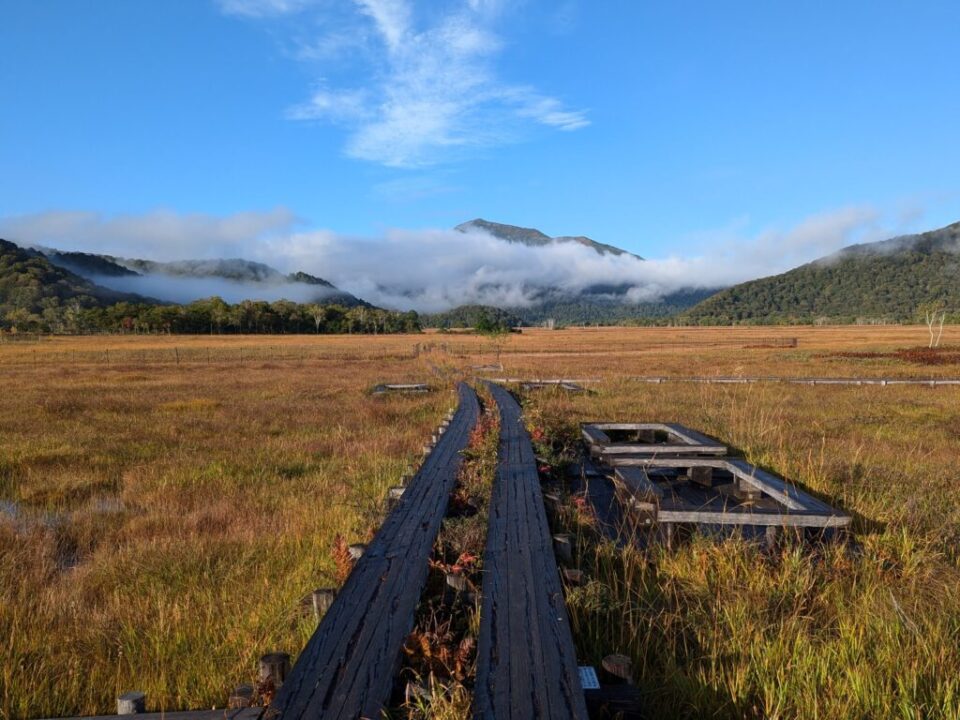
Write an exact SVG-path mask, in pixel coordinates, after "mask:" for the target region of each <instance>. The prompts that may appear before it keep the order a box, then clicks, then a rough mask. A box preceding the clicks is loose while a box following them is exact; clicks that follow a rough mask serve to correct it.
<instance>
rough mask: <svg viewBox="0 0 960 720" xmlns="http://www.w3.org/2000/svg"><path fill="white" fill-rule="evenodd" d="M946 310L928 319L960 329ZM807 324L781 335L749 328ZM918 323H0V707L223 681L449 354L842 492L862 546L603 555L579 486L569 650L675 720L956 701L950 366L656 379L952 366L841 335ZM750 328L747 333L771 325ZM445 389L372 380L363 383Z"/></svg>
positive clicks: (548, 400)
mask: <svg viewBox="0 0 960 720" xmlns="http://www.w3.org/2000/svg"><path fill="white" fill-rule="evenodd" d="M951 330H952V329H950V328H948V330H947V331H946V332H945V333H944V343H953V342H956V341H957V340H956V339H954V338H953V337H952V335H951ZM783 337H797V338H798V340H799V342H798V346H797V347H796V348H782V347H781V348H776V347H763V345H764V344H765V343H764V342H763V341H764V340H765V339H769V338H783ZM926 340H927V338H926V330H925V328H919V327H912V328H905V327H887V328H868V327H846V328H750V329H742V328H736V329H729V328H728V329H694V328H669V329H668V328H662V329H581V330H565V331H526V332H524V333H523V334H520V335H511V336H509V337H506V338H500V339H489V338H483V337H477V336H469V335H462V334H457V333H426V334H422V335H416V336H412V335H411V336H381V337H356V336H353V337H350V336H339V337H323V336H321V337H311V336H289V337H275V336H271V337H250V336H246V337H201V336H193V337H175V336H174V337H139V338H137V337H106V338H57V339H43V340H40V341H38V342H33V341H30V342H10V343H3V344H0V717H3V718H5V719H8V718H10V719H12V718H27V717H38V716H58V715H79V714H94V713H109V712H112V711H113V708H114V699H115V697H116V695H117V694H118V693H119V692H123V691H125V690H130V689H138V690H143V691H145V692H146V693H147V697H148V709H152V710H157V709H166V710H174V709H186V708H202V707H213V706H215V705H217V706H222V705H223V703H224V702H225V700H226V697H227V693H228V692H229V690H230V689H231V688H232V687H233V686H235V685H237V684H238V683H241V682H250V681H252V680H253V677H254V674H255V672H256V660H257V658H258V657H259V656H260V655H261V654H263V653H265V652H268V651H273V650H282V651H286V652H290V653H292V654H294V655H295V654H296V653H297V652H298V651H299V649H300V648H301V647H302V646H303V644H304V643H305V641H306V639H307V638H308V637H309V634H310V633H311V632H312V630H313V628H314V627H315V620H314V619H313V618H312V617H309V616H304V615H303V614H302V613H301V612H300V610H299V600H300V598H301V597H303V596H304V595H305V594H307V593H309V592H310V591H311V590H312V589H314V588H316V587H320V586H324V585H330V584H332V580H333V577H334V568H333V565H332V562H331V559H330V548H331V545H332V543H333V540H334V537H335V536H336V535H337V534H338V533H339V534H342V535H343V536H344V537H345V538H346V539H347V540H348V541H349V542H356V541H363V540H365V539H366V537H367V536H368V535H369V533H370V532H371V531H372V530H373V529H374V528H375V527H376V526H377V524H378V523H379V521H380V518H381V517H382V513H383V497H384V495H385V493H386V489H387V487H388V486H390V485H393V484H396V481H397V478H398V477H399V475H400V474H401V473H402V472H404V470H405V468H406V467H407V466H408V465H411V464H413V463H415V461H416V459H417V457H418V455H419V450H420V448H421V447H422V445H423V443H424V441H425V440H426V438H427V437H428V436H429V434H430V432H431V429H432V428H433V427H435V426H436V424H437V422H438V421H439V420H440V418H441V417H442V416H443V414H444V413H445V412H446V410H447V409H448V408H449V407H450V406H451V404H452V403H453V402H454V397H455V396H454V393H453V381H454V380H455V379H456V378H457V377H460V376H465V377H472V376H473V374H475V372H477V371H474V370H473V369H472V368H473V367H476V366H483V365H491V364H494V363H496V362H497V361H499V362H500V363H502V366H503V369H502V371H500V370H498V371H492V372H486V373H485V374H486V375H488V376H495V377H498V376H502V377H542V378H551V377H568V378H582V379H585V380H592V381H596V382H590V383H589V384H588V387H590V388H591V390H592V393H591V394H588V395H580V396H568V395H565V394H560V393H557V392H553V391H542V392H537V393H530V394H528V395H527V396H526V397H525V398H524V400H525V403H526V410H527V413H528V421H529V422H530V423H531V425H534V426H537V427H542V428H544V429H545V430H546V431H547V435H548V437H549V438H550V439H551V440H555V441H558V442H560V443H561V444H562V441H563V440H565V439H566V440H572V439H573V438H574V437H575V431H576V425H577V423H578V422H579V421H581V420H596V419H604V420H614V419H617V420H637V421H642V420H657V421H678V422H682V423H685V424H688V425H690V426H692V427H695V428H698V429H700V430H702V431H704V432H707V433H709V434H712V435H715V436H716V437H718V438H720V439H722V440H724V441H726V442H727V443H729V444H730V445H731V446H732V447H735V448H737V450H738V451H739V452H741V453H742V454H744V455H745V456H746V457H747V459H748V460H750V461H751V462H754V463H757V464H760V465H763V466H764V467H767V468H768V469H771V470H773V471H775V472H777V473H780V474H782V475H784V476H786V477H788V478H790V479H791V480H794V481H796V482H797V483H799V484H800V485H801V486H802V487H804V488H805V489H807V490H809V491H812V492H814V493H815V494H818V495H820V496H821V497H823V498H824V499H826V500H828V501H829V502H832V503H834V504H836V505H838V506H839V507H841V508H842V509H844V510H845V511H847V512H848V513H850V514H851V515H853V517H854V522H853V532H854V536H855V539H856V542H855V543H853V544H851V545H850V547H849V548H843V547H829V548H826V549H821V550H816V551H811V550H810V549H809V548H806V549H804V548H795V547H790V546H787V547H786V548H784V549H783V551H782V552H780V553H778V554H775V555H774V556H769V555H766V554H764V553H763V552H761V551H760V549H758V548H756V547H754V546H751V545H750V544H748V543H744V542H740V541H726V542H722V543H715V542H712V541H708V540H706V539H698V540H694V541H693V542H689V543H684V544H682V545H681V546H680V547H679V549H677V550H675V551H674V552H672V553H669V554H667V553H663V552H661V551H659V550H653V551H650V553H649V554H648V553H643V552H633V551H631V552H627V553H623V552H619V551H616V550H615V549H614V548H612V547H610V546H609V545H605V544H603V543H598V542H595V539H594V537H593V535H592V532H591V530H590V527H589V526H588V525H583V524H582V523H583V519H582V518H580V517H579V516H576V515H575V514H573V513H569V514H568V515H567V516H566V522H567V523H569V524H570V526H571V527H574V528H575V529H576V530H577V532H578V535H579V537H580V548H581V550H582V553H581V557H580V562H581V565H582V567H583V568H584V569H585V570H586V571H587V575H588V577H590V578H591V580H590V582H589V583H588V584H587V585H586V586H585V587H584V588H581V589H578V590H576V591H574V592H573V593H572V594H571V596H570V597H569V601H570V602H569V604H570V609H571V615H572V619H573V626H574V631H575V633H576V641H577V643H578V645H579V648H580V651H581V655H582V657H581V661H582V662H585V663H586V662H593V663H596V662H597V661H598V660H599V658H600V657H602V656H603V655H604V654H608V653H612V652H623V653H626V654H628V655H631V656H632V657H633V659H634V663H635V667H636V668H637V669H638V684H639V685H640V687H641V688H642V689H643V691H644V693H645V696H646V697H647V698H648V701H649V703H650V707H651V709H652V710H657V711H660V710H663V711H669V712H671V713H673V714H678V715H681V716H684V715H685V716H688V717H699V716H702V715H704V714H706V715H713V716H718V717H782V718H788V717H821V718H841V717H905V718H907V717H909V718H925V717H960V650H958V646H960V553H958V550H957V546H958V542H960V489H958V488H960V467H958V465H957V462H956V458H957V450H958V447H960V445H958V441H960V388H956V387H939V388H926V387H902V386H890V387H875V386H864V387H834V386H830V387H823V386H816V387H807V386H793V385H779V384H777V385H773V384H770V385H749V386H739V385H738V386H725V385H694V384H682V383H677V384H672V383H671V384H663V385H650V384H647V383H641V382H637V381H635V380H634V379H633V378H635V377H642V376H650V375H658V376H659V375H665V376H677V377H680V376H695V375H697V376H702V375H736V374H742V375H780V376H818V377H841V376H843V377H854V376H864V377H950V376H960V366H951V365H920V364H914V363H910V362H905V361H902V360H896V359H890V358H882V357H881V358H870V357H864V358H851V357H840V356H837V355H836V353H838V352H862V351H868V350H877V351H888V350H893V349H897V348H904V347H914V346H918V345H925V344H926ZM758 346H759V347H758ZM384 381H397V382H403V381H417V382H430V383H431V384H433V385H434V386H435V387H437V388H438V392H435V393H431V394H428V395H420V396H406V397H389V398H377V397H372V396H370V395H369V393H368V390H369V389H370V387H371V386H372V385H373V384H374V383H376V382H384Z"/></svg>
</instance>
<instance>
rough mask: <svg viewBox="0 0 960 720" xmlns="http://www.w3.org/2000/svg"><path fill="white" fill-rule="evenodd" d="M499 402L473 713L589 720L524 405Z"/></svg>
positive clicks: (497, 393) (504, 719)
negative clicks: (497, 438)
mask: <svg viewBox="0 0 960 720" xmlns="http://www.w3.org/2000/svg"><path fill="white" fill-rule="evenodd" d="M488 387H489V388H490V392H491V393H492V394H493V397H494V400H496V403H497V405H498V406H499V409H500V448H499V463H498V467H497V476H496V480H495V483H494V487H493V495H492V497H491V500H490V525H489V528H488V530H487V543H486V550H485V551H484V556H483V566H484V573H483V588H482V602H481V606H480V608H481V609H480V638H479V642H478V648H477V682H476V687H475V690H474V707H473V713H474V717H475V718H482V719H484V720H509V719H511V718H515V719H516V720H536V719H539V718H556V719H557V720H559V719H560V718H563V719H564V720H570V719H571V718H573V719H576V720H586V718H587V709H586V702H585V700H584V695H583V689H582V687H581V684H580V679H579V673H578V670H577V659H576V649H575V648H574V645H573V637H572V636H571V634H570V623H569V619H568V618H567V609H566V605H565V602H564V598H563V590H562V588H561V585H560V576H559V572H558V570H557V563H556V560H555V558H554V555H553V541H552V536H551V534H550V530H549V527H548V525H547V518H546V513H545V511H544V506H543V496H542V494H541V491H540V478H539V476H538V474H537V465H536V461H535V459H534V455H533V446H532V445H531V443H530V436H529V434H528V433H527V431H526V429H525V428H524V426H523V419H522V418H521V415H520V406H519V405H517V403H516V401H515V400H514V399H513V397H511V396H510V394H509V393H508V392H507V391H506V390H504V389H503V388H502V387H499V386H497V385H493V384H490V383H488Z"/></svg>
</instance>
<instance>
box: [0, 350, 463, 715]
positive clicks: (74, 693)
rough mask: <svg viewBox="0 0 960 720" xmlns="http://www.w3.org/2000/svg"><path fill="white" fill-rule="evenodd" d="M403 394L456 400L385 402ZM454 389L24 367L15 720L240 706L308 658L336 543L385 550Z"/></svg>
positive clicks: (13, 484) (397, 371) (4, 556)
mask: <svg viewBox="0 0 960 720" xmlns="http://www.w3.org/2000/svg"><path fill="white" fill-rule="evenodd" d="M81 342H86V341H81ZM78 344H79V343H78ZM4 350H5V348H4ZM394 379H398V380H406V379H416V380H421V381H423V380H428V381H431V382H434V383H435V384H437V383H439V385H440V387H441V388H442V390H441V391H440V392H437V393H434V394H430V395H426V396H407V397H386V398H375V397H371V396H370V395H369V394H368V393H367V390H368V388H369V387H370V386H371V385H372V384H373V383H374V382H375V381H378V380H394ZM451 388H452V386H451V385H450V383H449V382H448V381H446V380H441V379H438V378H436V377H435V376H433V375H432V374H431V372H430V369H429V368H428V367H426V366H425V365H424V364H423V363H422V362H421V361H417V360H407V361H397V362H396V363H392V364H391V365H390V366H389V367H384V365H383V364H382V362H381V361H379V360H359V361H353V362H349V363H338V362H324V363H311V362H305V363H304V365H303V366H300V365H299V364H297V365H295V366H286V367H276V366H273V365H272V364H270V363H260V364H250V363H248V364H246V365H245V366H244V367H243V368H242V369H240V368H237V367H234V366H230V365H217V364H213V365H207V364H200V365H185V366H181V367H179V368H177V367H176V366H156V365H147V366H136V365H128V366H119V365H117V366H115V365H111V366H107V367H104V366H97V365H78V366H76V367H74V366H72V365H67V366H56V365H45V364H43V363H40V364H39V365H38V366H37V367H34V366H33V365H32V364H30V365H12V366H8V367H6V368H4V370H3V374H2V379H0V498H2V499H3V500H6V501H8V503H9V502H12V503H13V504H8V505H7V506H5V508H6V509H5V511H3V514H2V515H0V716H2V717H4V718H25V717H36V716H56V715H76V714H95V713H106V712H111V711H112V707H113V702H114V698H115V697H116V695H117V693H118V692H123V691H124V690H129V689H139V690H143V691H145V692H146V693H147V697H148V707H149V708H150V709H161V708H163V709H168V710H172V709H188V708H202V707H212V706H214V705H215V704H219V705H221V706H222V704H223V703H224V701H225V699H226V697H227V693H228V692H229V690H230V688H231V687H232V686H233V685H235V684H237V683H240V682H249V681H251V680H252V679H253V675H254V673H255V669H256V660H257V657H258V656H259V655H260V654H262V653H263V652H267V651H271V650H285V651H288V652H291V653H294V654H295V653H296V652H298V651H299V649H300V647H302V645H303V644H304V642H305V640H306V639H307V638H308V637H309V634H310V633H311V632H312V630H313V627H314V626H315V621H314V620H313V619H312V618H310V617H302V616H301V614H300V612H299V609H298V602H299V600H300V598H301V597H302V596H303V595H305V594H307V593H309V592H310V591H311V590H312V589H313V588H316V587H320V586H323V585H330V584H332V582H331V581H332V576H333V573H334V568H333V566H332V562H331V560H330V552H329V551H330V547H331V544H332V542H333V538H334V536H335V535H336V534H337V533H341V534H343V535H344V536H345V537H346V538H347V539H348V540H349V541H350V542H356V541H365V540H366V539H367V535H368V533H369V532H370V530H371V529H373V528H374V527H375V526H376V525H377V524H378V523H379V518H380V514H381V512H382V509H381V508H382V498H383V496H384V495H385V492H386V488H387V487H389V486H390V485H394V484H396V481H397V478H398V477H399V476H400V474H401V473H402V472H403V471H404V468H405V466H406V465H408V464H410V463H412V462H413V461H414V460H415V459H416V457H417V456H418V450H419V449H420V447H421V446H422V444H423V442H424V440H425V439H426V437H428V436H429V433H430V429H431V428H432V427H435V425H436V423H437V421H438V420H439V418H440V417H441V415H442V414H443V412H444V411H445V410H446V409H447V408H448V407H450V405H451V404H452V403H453V402H454V395H453V393H452V389H451Z"/></svg>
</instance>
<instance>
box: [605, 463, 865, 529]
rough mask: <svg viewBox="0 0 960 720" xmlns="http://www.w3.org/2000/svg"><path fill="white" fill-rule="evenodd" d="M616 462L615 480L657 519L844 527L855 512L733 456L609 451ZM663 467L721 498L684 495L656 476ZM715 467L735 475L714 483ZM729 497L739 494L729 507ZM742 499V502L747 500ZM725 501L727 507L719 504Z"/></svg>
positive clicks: (670, 521) (733, 523)
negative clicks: (701, 502)
mask: <svg viewBox="0 0 960 720" xmlns="http://www.w3.org/2000/svg"><path fill="white" fill-rule="evenodd" d="M603 460H604V462H606V463H608V464H609V465H612V466H613V467H614V483H615V484H616V485H617V488H618V490H619V491H621V492H622V493H623V494H624V495H625V496H626V497H627V498H629V499H630V501H631V502H630V503H629V504H630V505H632V506H633V507H634V508H635V509H638V510H640V511H642V512H643V513H644V514H645V516H646V517H647V518H649V520H650V521H651V522H656V523H660V524H665V523H696V524H707V525H753V526H768V527H769V526H776V527H810V528H839V527H846V526H847V525H849V524H850V520H851V518H850V516H849V515H846V514H845V513H842V512H840V511H839V510H837V509H836V508H834V507H832V506H831V505H828V504H827V503H825V502H823V501H821V500H817V499H816V498H814V497H813V496H811V495H809V494H808V493H805V492H803V491H802V490H800V489H799V488H797V487H796V486H794V485H792V484H790V483H788V482H786V481H785V480H783V479H782V478H780V477H777V476H776V475H774V474H772V473H769V472H766V471H765V470H761V469H760V468H758V467H755V466H754V465H750V464H749V463H747V462H745V461H743V460H739V459H732V458H659V457H658V458H640V457H618V456H609V455H604V456H603ZM658 469H671V470H687V471H688V473H689V476H688V477H689V478H690V480H691V482H694V483H697V484H701V485H703V486H705V487H714V489H715V490H717V492H716V500H715V501H714V502H712V503H710V505H709V506H700V507H698V506H695V505H692V504H690V503H688V502H684V501H682V499H678V498H677V496H676V495H675V493H673V492H671V487H670V484H669V483H658V482H656V481H655V480H654V478H653V477H651V476H655V475H656V472H655V471H656V470H658ZM714 470H720V471H723V472H725V473H729V474H730V475H731V476H732V477H733V480H732V482H730V483H726V484H724V485H720V486H713V478H712V474H713V471H714ZM727 496H730V497H734V498H737V500H736V501H734V504H732V505H730V506H728V501H727ZM741 501H742V502H741ZM716 502H721V507H720V508H717V507H716Z"/></svg>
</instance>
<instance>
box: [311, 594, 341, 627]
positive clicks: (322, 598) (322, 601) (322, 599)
mask: <svg viewBox="0 0 960 720" xmlns="http://www.w3.org/2000/svg"><path fill="white" fill-rule="evenodd" d="M310 597H311V599H312V600H313V614H314V615H316V617H317V620H320V618H322V617H323V616H324V615H326V613H327V610H329V609H330V606H331V605H333V601H334V600H336V599H337V591H336V589H335V588H317V589H316V590H314V591H313V593H311V596H310Z"/></svg>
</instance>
